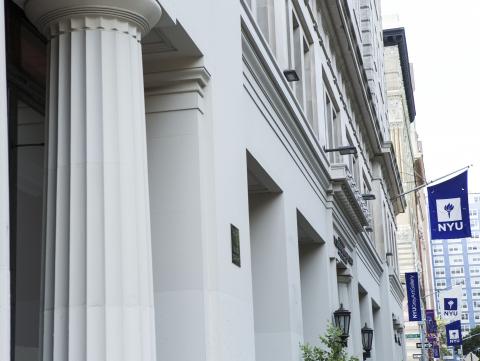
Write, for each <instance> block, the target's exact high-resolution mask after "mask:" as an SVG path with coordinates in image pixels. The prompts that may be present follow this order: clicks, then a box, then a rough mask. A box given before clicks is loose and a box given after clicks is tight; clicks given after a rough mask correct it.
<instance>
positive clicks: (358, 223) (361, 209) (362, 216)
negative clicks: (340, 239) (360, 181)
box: [331, 164, 371, 232]
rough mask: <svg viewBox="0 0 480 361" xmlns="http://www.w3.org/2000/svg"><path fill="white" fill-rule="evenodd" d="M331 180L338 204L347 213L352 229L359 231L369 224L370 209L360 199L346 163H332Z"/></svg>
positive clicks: (358, 191)
mask: <svg viewBox="0 0 480 361" xmlns="http://www.w3.org/2000/svg"><path fill="white" fill-rule="evenodd" d="M331 169H332V182H333V193H334V195H335V198H337V199H338V201H339V202H338V203H339V205H340V206H341V207H342V209H343V210H344V211H345V212H346V213H347V215H348V216H349V217H348V220H349V221H350V222H351V224H352V226H353V227H354V229H355V230H356V231H357V232H359V231H362V230H363V227H364V226H368V225H369V224H370V219H371V216H370V211H369V210H368V207H367V203H366V201H365V200H363V199H362V195H361V193H360V190H359V189H358V187H357V184H356V183H355V180H354V179H353V176H352V174H351V172H350V170H349V169H348V167H347V165H346V164H333V165H332V166H331Z"/></svg>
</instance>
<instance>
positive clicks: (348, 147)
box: [323, 145, 357, 155]
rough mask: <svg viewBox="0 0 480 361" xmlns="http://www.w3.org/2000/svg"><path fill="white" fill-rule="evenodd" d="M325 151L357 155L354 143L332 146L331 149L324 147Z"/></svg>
mask: <svg viewBox="0 0 480 361" xmlns="http://www.w3.org/2000/svg"><path fill="white" fill-rule="evenodd" d="M323 151H324V152H325V153H331V152H339V153H340V155H349V154H351V155H357V148H356V147H355V146H353V145H344V146H341V147H337V148H330V149H327V148H325V147H323Z"/></svg>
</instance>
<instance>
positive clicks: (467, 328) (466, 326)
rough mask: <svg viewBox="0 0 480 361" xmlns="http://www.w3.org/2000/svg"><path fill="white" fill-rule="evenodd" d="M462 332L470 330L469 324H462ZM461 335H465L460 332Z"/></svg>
mask: <svg viewBox="0 0 480 361" xmlns="http://www.w3.org/2000/svg"><path fill="white" fill-rule="evenodd" d="M462 332H465V333H468V332H470V325H469V324H468V323H465V324H462ZM462 337H465V335H464V334H463V333H462Z"/></svg>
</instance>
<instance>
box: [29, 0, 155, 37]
mask: <svg viewBox="0 0 480 361" xmlns="http://www.w3.org/2000/svg"><path fill="white" fill-rule="evenodd" d="M25 13H26V14H27V17H28V18H29V19H30V20H31V21H32V23H34V24H35V26H36V27H37V28H38V29H39V30H40V31H41V32H42V33H44V34H49V33H50V28H51V26H52V25H57V24H58V23H60V22H62V21H64V20H70V19H75V18H81V19H84V20H85V21H84V22H83V23H82V22H81V23H80V24H81V25H79V27H81V29H88V28H89V27H90V25H91V24H95V20H98V19H115V20H120V21H122V22H127V23H128V24H130V25H134V26H135V27H137V28H138V31H140V32H141V33H142V34H146V33H148V32H149V31H150V29H151V28H152V27H153V26H155V24H156V23H157V22H158V20H159V19H160V16H161V14H162V10H161V7H160V4H159V3H158V1H157V0H27V2H26V3H25ZM71 23H73V22H71ZM102 24H103V23H102ZM100 27H101V28H103V26H102V25H100ZM92 28H95V27H92ZM97 28H98V27H97ZM70 30H77V29H70ZM78 30H80V28H79V29H78ZM117 30H122V29H117ZM61 31H62V30H61V29H60V32H61ZM126 32H127V31H126Z"/></svg>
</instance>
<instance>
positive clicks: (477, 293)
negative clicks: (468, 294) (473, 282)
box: [472, 289, 480, 298]
mask: <svg viewBox="0 0 480 361" xmlns="http://www.w3.org/2000/svg"><path fill="white" fill-rule="evenodd" d="M472 298H480V290H479V289H472Z"/></svg>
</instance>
